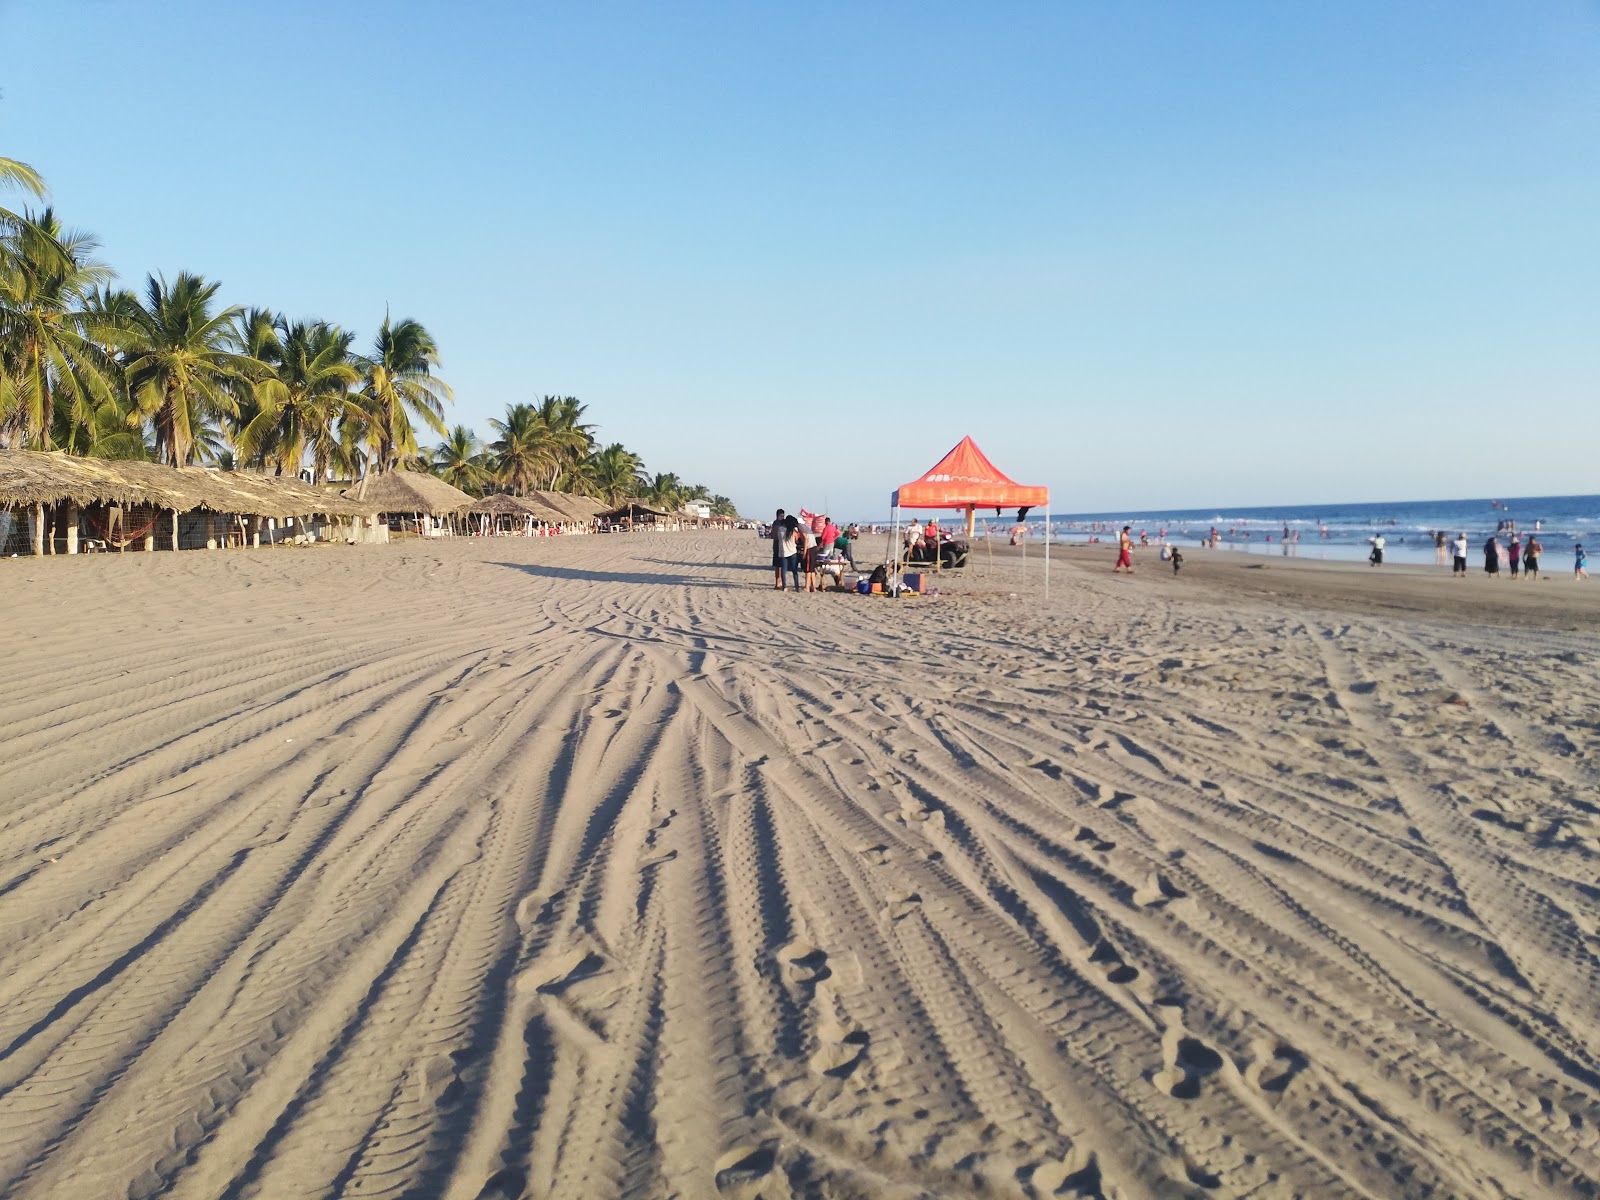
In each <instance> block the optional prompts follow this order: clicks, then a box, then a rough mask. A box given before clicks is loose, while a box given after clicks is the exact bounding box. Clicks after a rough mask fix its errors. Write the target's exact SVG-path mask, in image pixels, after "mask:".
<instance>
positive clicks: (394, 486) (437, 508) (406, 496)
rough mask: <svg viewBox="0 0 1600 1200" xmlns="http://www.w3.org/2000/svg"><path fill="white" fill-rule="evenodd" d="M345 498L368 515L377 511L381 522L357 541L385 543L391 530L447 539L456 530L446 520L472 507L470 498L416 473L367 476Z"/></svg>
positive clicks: (436, 478)
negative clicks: (361, 505)
mask: <svg viewBox="0 0 1600 1200" xmlns="http://www.w3.org/2000/svg"><path fill="white" fill-rule="evenodd" d="M344 494H345V495H346V496H348V497H349V498H350V499H351V500H354V501H356V502H358V503H360V504H364V505H366V506H367V508H368V510H369V511H371V510H373V509H376V510H377V513H378V517H379V518H381V519H378V520H375V521H374V523H373V524H372V525H371V526H370V527H369V529H368V530H367V531H365V533H364V535H363V536H362V537H360V538H358V539H357V540H358V541H371V542H387V541H388V540H389V532H390V530H391V529H392V530H394V531H395V532H397V533H417V534H420V535H422V536H423V537H444V536H448V535H450V534H453V533H454V532H455V528H454V526H452V525H451V524H450V522H449V521H448V519H447V518H450V517H453V516H455V515H456V514H458V513H463V512H465V511H466V510H467V509H468V508H470V507H472V497H471V496H469V495H467V494H466V493H465V492H463V491H462V490H460V489H459V488H454V487H451V486H450V485H449V484H448V483H446V482H445V481H444V480H442V479H440V478H438V477H437V476H434V475H424V474H422V473H421V472H418V471H399V470H395V471H385V472H384V473H383V474H382V475H368V476H366V477H365V478H363V479H361V480H360V481H359V482H357V483H356V485H355V486H354V487H352V488H348V489H346V491H345V493H344ZM408 522H409V524H408Z"/></svg>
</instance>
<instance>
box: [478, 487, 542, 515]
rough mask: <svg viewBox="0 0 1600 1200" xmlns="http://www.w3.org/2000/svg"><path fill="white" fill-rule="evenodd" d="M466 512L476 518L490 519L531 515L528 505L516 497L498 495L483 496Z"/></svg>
mask: <svg viewBox="0 0 1600 1200" xmlns="http://www.w3.org/2000/svg"><path fill="white" fill-rule="evenodd" d="M467 511H468V512H469V513H473V514H474V515H476V516H490V517H527V516H532V515H533V512H532V510H531V509H530V508H529V507H528V505H527V504H525V503H524V502H523V501H522V500H520V499H518V498H517V497H516V496H507V495H504V494H498V493H497V494H496V495H493V496H485V497H483V499H481V500H474V501H473V502H472V506H471V507H470V508H468V509H467Z"/></svg>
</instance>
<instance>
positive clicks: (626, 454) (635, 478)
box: [591, 442, 647, 504]
mask: <svg viewBox="0 0 1600 1200" xmlns="http://www.w3.org/2000/svg"><path fill="white" fill-rule="evenodd" d="M591 470H592V473H593V478H594V487H595V489H596V493H597V494H598V495H599V496H600V497H601V498H602V499H604V500H605V501H606V503H607V504H617V503H619V502H620V501H621V500H622V499H623V498H624V497H626V496H632V495H635V494H637V493H639V492H642V491H644V490H645V488H646V487H647V485H646V483H645V480H644V462H643V460H641V459H640V458H639V456H638V455H637V454H635V453H633V451H631V450H629V449H627V448H625V447H624V446H623V445H622V443H621V442H613V443H611V445H609V446H607V447H606V448H605V449H604V450H600V451H597V452H596V453H595V455H594V457H593V460H592V463H591Z"/></svg>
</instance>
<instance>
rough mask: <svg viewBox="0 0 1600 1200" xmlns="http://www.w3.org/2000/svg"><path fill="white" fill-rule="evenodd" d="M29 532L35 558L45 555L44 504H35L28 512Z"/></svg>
mask: <svg viewBox="0 0 1600 1200" xmlns="http://www.w3.org/2000/svg"><path fill="white" fill-rule="evenodd" d="M28 533H29V535H30V540H31V541H32V542H33V554H34V557H35V558H43V557H44V505H42V504H35V505H34V506H33V511H32V512H30V513H29V514H28Z"/></svg>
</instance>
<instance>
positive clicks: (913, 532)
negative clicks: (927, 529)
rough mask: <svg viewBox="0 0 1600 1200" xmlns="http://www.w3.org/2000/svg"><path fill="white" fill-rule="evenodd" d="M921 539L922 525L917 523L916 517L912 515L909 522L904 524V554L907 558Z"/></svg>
mask: <svg viewBox="0 0 1600 1200" xmlns="http://www.w3.org/2000/svg"><path fill="white" fill-rule="evenodd" d="M921 541H922V526H921V525H918V524H917V519H916V518H915V517H912V518H911V524H909V525H907V526H906V554H905V556H906V557H907V558H910V557H911V553H912V551H913V550H914V549H915V548H916V546H917V543H919V542H921Z"/></svg>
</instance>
